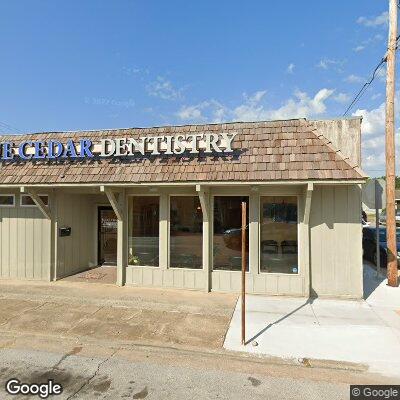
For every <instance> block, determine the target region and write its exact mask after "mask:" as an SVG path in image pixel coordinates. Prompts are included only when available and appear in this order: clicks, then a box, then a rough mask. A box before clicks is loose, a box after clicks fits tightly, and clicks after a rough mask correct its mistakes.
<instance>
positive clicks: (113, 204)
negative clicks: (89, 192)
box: [100, 186, 124, 221]
mask: <svg viewBox="0 0 400 400" xmlns="http://www.w3.org/2000/svg"><path fill="white" fill-rule="evenodd" d="M100 192H104V193H105V194H106V196H107V198H108V201H109V202H110V204H111V207H112V208H113V210H114V212H115V215H116V216H117V218H118V219H119V220H120V221H122V220H123V219H124V213H123V211H122V209H121V207H120V204H119V202H118V200H117V198H116V196H115V193H114V192H113V191H112V190H111V189H110V188H108V187H104V186H100Z"/></svg>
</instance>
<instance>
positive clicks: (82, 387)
mask: <svg viewBox="0 0 400 400" xmlns="http://www.w3.org/2000/svg"><path fill="white" fill-rule="evenodd" d="M117 351H118V349H115V350H114V351H113V352H112V353H111V355H109V356H108V357H107V358H106V359H104V360H103V361H100V362H99V364H98V365H97V368H96V371H94V373H93V374H92V375H91V376H90V377H89V378H88V379H87V380H86V381H85V382H84V383H83V384H82V385H81V386H80V388H79V389H78V390H77V391H75V392H74V393H73V394H72V395H71V396H68V397H67V400H70V399H72V398H74V397H75V396H76V395H77V394H78V393H79V392H81V391H82V390H83V389H84V388H85V387H86V386H88V385H89V384H90V382H91V381H92V380H93V379H94V378H95V377H96V376H97V375H98V374H99V372H100V368H101V367H102V366H103V365H104V364H105V363H106V362H107V361H109V360H110V359H111V358H112V357H114V355H115V354H116V353H117Z"/></svg>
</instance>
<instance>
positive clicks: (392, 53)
mask: <svg viewBox="0 0 400 400" xmlns="http://www.w3.org/2000/svg"><path fill="white" fill-rule="evenodd" d="M397 1H398V0H389V38H388V50H387V72H386V240H387V250H388V251H387V254H388V257H387V263H388V264H387V278H388V285H389V286H397V284H398V283H397V246H396V215H395V177H396V164H395V143H394V131H395V128H394V96H395V76H396V75H395V68H396V36H397ZM377 223H378V222H377Z"/></svg>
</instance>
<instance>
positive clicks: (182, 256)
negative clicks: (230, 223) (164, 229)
mask: <svg viewBox="0 0 400 400" xmlns="http://www.w3.org/2000/svg"><path fill="white" fill-rule="evenodd" d="M202 243H203V214H202V211H201V206H200V201H199V198H198V196H173V197H171V199H170V256H169V257H170V258H169V260H170V261H169V265H170V267H172V268H195V269H200V268H201V267H202V264H203V263H202V249H203V244H202Z"/></svg>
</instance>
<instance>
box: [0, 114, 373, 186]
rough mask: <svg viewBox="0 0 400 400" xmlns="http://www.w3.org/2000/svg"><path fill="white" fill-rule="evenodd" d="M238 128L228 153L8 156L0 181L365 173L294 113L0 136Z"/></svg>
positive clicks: (360, 176)
mask: <svg viewBox="0 0 400 400" xmlns="http://www.w3.org/2000/svg"><path fill="white" fill-rule="evenodd" d="M221 131H227V132H229V131H236V132H237V136H236V137H235V140H234V142H233V148H234V149H235V151H234V153H232V154H231V155H207V154H201V153H200V154H196V155H193V154H183V155H179V156H178V155H170V156H151V155H149V156H144V157H132V158H129V159H128V158H126V159H115V158H96V159H91V160H76V161H71V160H64V161H54V160H53V161H49V160H45V161H37V162H36V161H13V162H2V163H1V164H0V185H54V184H89V183H91V184H93V183H98V184H99V185H100V184H111V183H112V184H114V183H115V184H122V183H124V184H127V183H131V184H138V183H161V182H164V183H166V182H171V183H178V182H186V183H189V182H193V183H200V182H210V181H212V182H226V183H228V182H232V183H237V182H266V183H267V182H270V181H305V180H313V181H329V180H335V181H337V180H353V181H354V180H357V181H358V180H359V181H362V180H365V179H366V175H365V174H364V172H363V171H362V170H361V169H360V168H359V166H358V165H352V163H351V162H350V160H349V159H348V158H346V157H345V156H344V155H343V154H342V153H341V151H340V150H339V149H335V148H334V146H333V145H332V143H331V142H330V141H329V140H328V139H327V138H325V137H324V136H323V135H322V134H321V133H320V132H318V129H316V128H315V126H314V125H313V123H312V121H307V120H305V119H295V120H286V121H266V122H251V123H248V122H246V123H244V122H235V123H227V124H212V125H187V126H165V127H156V128H132V129H115V130H100V131H79V132H46V133H35V134H28V135H7V136H0V141H1V142H5V141H12V142H14V143H15V144H16V145H18V144H19V143H21V142H23V141H25V140H50V139H53V140H60V141H65V140H67V139H70V138H71V139H74V138H88V139H90V140H92V141H93V143H96V142H99V141H100V139H103V138H121V137H124V138H127V137H131V138H139V137H141V136H146V135H152V136H157V135H167V134H168V135H171V134H172V135H178V134H187V133H189V132H190V133H193V132H202V133H203V132H204V133H214V132H221Z"/></svg>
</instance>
